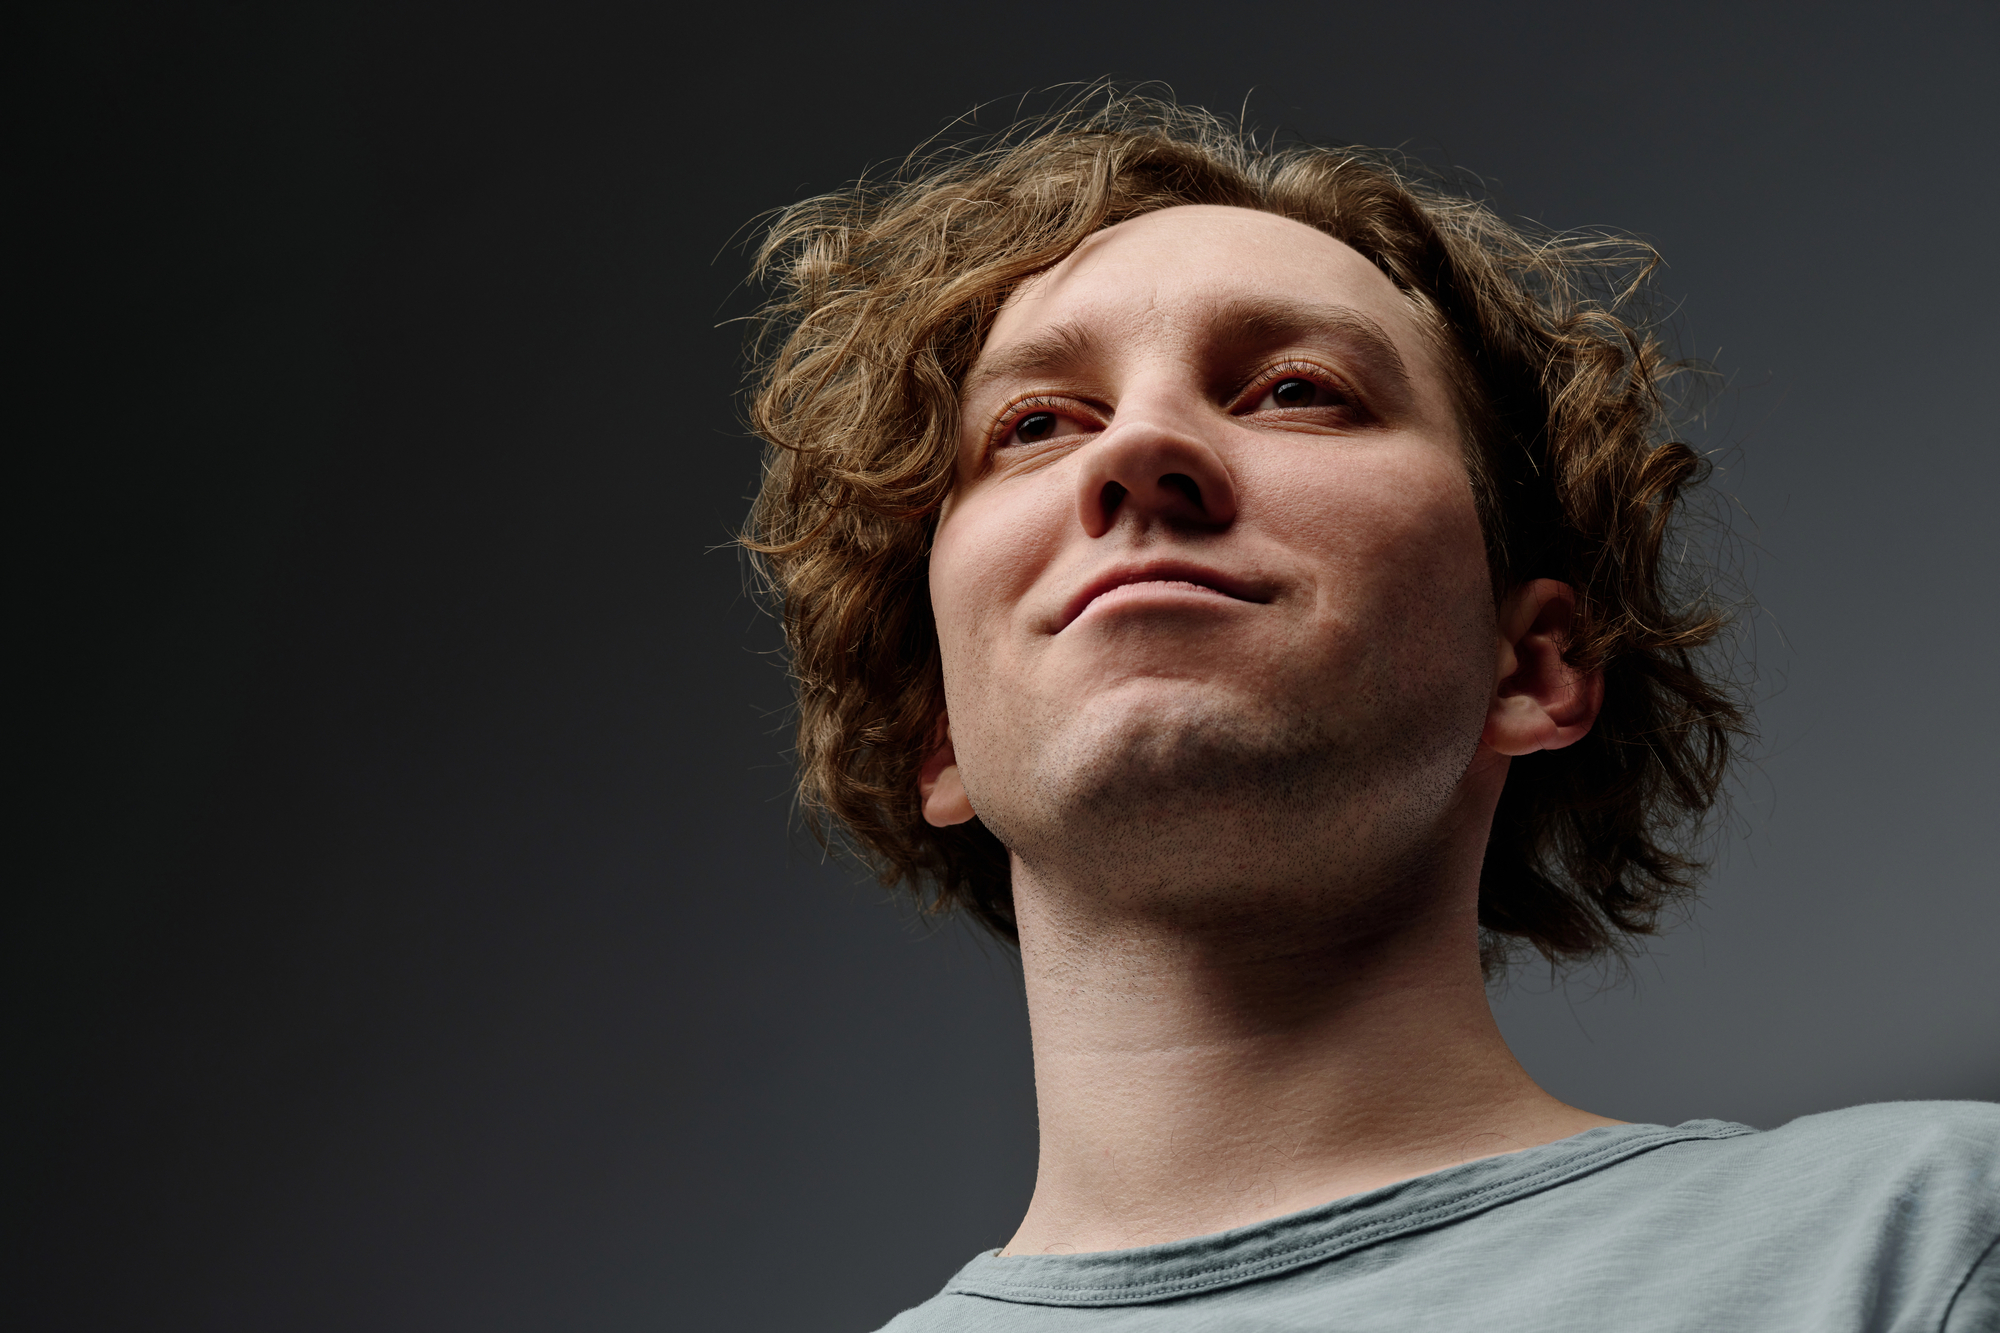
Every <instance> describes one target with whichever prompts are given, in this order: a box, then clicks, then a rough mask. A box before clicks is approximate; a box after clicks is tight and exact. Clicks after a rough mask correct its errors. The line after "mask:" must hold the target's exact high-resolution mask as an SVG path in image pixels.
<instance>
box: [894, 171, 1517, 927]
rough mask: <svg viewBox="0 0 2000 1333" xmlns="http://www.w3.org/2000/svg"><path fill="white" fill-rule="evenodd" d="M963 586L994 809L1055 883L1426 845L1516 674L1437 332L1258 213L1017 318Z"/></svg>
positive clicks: (1179, 233) (1048, 290)
mask: <svg viewBox="0 0 2000 1333" xmlns="http://www.w3.org/2000/svg"><path fill="white" fill-rule="evenodd" d="M930 587H931V599H932V604H933V607H934V609H935V612H936V618H937V626H938V634H939V640H940V646H941V649H942V654H943V664H944V680H945V695H946V700H947V707H948V716H949V720H950V727H951V741H952V744H953V747H954V750H955V755H956V762H957V764H958V770H959V775H960V777H961V779H962V781H963V783H964V787H965V791H966V793H967V794H968V796H969V798H970V801H971V805H972V807H973V808H974V809H975V810H977V811H978V813H979V815H980V816H981V818H982V819H983V820H984V821H985V822H986V823H987V825H988V826H989V827H991V828H992V829H993V830H994V832H995V833H996V834H998V835H999V836H1000V838H1001V840H1002V841H1003V842H1005V843H1007V845H1008V846H1009V847H1010V848H1011V849H1012V850H1013V851H1014V852H1015V853H1016V854H1017V855H1018V856H1020V857H1021V858H1022V859H1023V860H1024V861H1025V862H1027V863H1028V864H1029V865H1031V866H1032V865H1034V864H1036V863H1037V861H1038V860H1040V861H1042V862H1046V863H1048V864H1050V865H1052V866H1053V865H1054V864H1055V863H1056V862H1058V861H1061V862H1066V863H1074V864H1077V865H1083V864H1085V863H1090V864H1095V865H1097V866H1098V868H1099V869H1101V870H1108V871H1113V872H1116V874H1118V875H1120V876H1123V877H1125V878H1127V879H1132V880H1134V881H1135V882H1136V881H1145V882H1146V883H1149V884H1151V885H1152V886H1153V887H1154V889H1155V890H1156V891H1169V890H1171V889H1172V886H1173V885H1175V884H1180V883H1183V882H1185V883H1192V882H1193V881H1195V880H1204V881H1205V882H1209V883H1213V881H1214V880H1215V879H1216V877H1217V876H1218V875H1220V876H1222V877H1224V878H1228V877H1230V876H1237V877H1241V878H1244V879H1246V880H1248V879H1259V880H1261V881H1263V882H1269V881H1270V880H1271V879H1272V877H1273V874H1274V872H1275V873H1276V875H1277V877H1278V878H1280V879H1282V878H1286V877H1288V873H1295V874H1296V876H1298V877H1303V878H1305V879H1310V878H1311V877H1312V876H1313V874H1314V873H1315V871H1314V870H1313V869H1312V866H1313V865H1320V866H1321V867H1322V868H1323V866H1324V863H1325V862H1324V858H1325V857H1326V856H1327V855H1335V856H1348V857H1350V858H1351V857H1353V856H1356V855H1358V854H1360V849H1375V850H1373V851H1370V853H1369V854H1370V855H1371V856H1374V855H1386V856H1390V857H1392V858H1393V857H1395V856H1397V855H1399V854H1400V853H1399V852H1398V850H1397V849H1398V848H1400V849H1403V850H1404V851H1410V850H1411V849H1414V848H1416V847H1418V846H1420V845H1421V844H1423V843H1424V842H1425V841H1426V839H1427V838H1430V837H1432V836H1433V835H1434V833H1435V827H1434V826H1435V824H1436V822H1437V821H1438V820H1439V819H1440V818H1442V817H1444V813H1445V810H1446V807H1447V806H1448V805H1449V804H1450V800H1451V796H1452V794H1453V792H1454V790H1455V789H1456V787H1457V786H1458V783H1459V781H1460V779H1461V777H1462V776H1463V775H1464V773H1465V771H1466V767H1467V764H1468V763H1469V761H1470V760H1471V758H1472V756H1473V753H1474V750H1475V747H1476V745H1477V743H1478V739H1479V735H1480V728H1481V724H1482V721H1483V719H1484V717H1485V713H1486V707H1487V702H1488V699H1489V697H1490V695H1491V692H1492V689H1493V684H1494V677H1493V668H1494V651H1495V650H1494V644H1495V637H1494V636H1495V621H1494V608H1493V605H1492V597H1491V591H1490V583H1489V580H1488V574H1487V568H1486V562H1485V555H1484V547H1483V544H1482V540H1481V534H1480V529H1479V522H1478V517H1477V514H1476V512H1475V510H1474V506H1473V497H1472V491H1471V486H1470V484H1469V481H1468V478H1467V473H1466V468H1465V465H1464V462H1463V457H1462V453H1461V443H1460V429H1459V425H1458V422H1457V419H1456V416H1455V414H1454V412H1453V411H1452V408H1451V405H1450V401H1449V398H1448V396H1447V393H1446V389H1445V383H1444V378H1443V376H1442V374H1441V372H1440V370H1439V367H1438V365H1437V363H1436V355H1435V353H1434V352H1433V351H1432V349H1431V346H1430V344H1429V342H1428V340H1427V339H1426V338H1425V337H1424V336H1423V334H1422V332H1421V331H1420V328H1419V325H1418V323H1417V318H1416V316H1415V313H1414V312H1413V311H1412V309H1411V307H1410V305H1409V303H1408V302H1407V301H1406V299H1405V298H1404V297H1403V296H1402V295H1401V294H1400V293H1399V292H1398V291H1397V290H1396V288H1395V287H1394V286H1393V285H1392V284H1391V283H1390V282H1389V281H1388V279H1386V278H1385V277H1383V276H1382V274H1381V273H1380V272H1379V271H1378V270H1376V269H1375V267H1374V266H1373V265H1371V264H1370V263H1369V262H1368V261H1366V260H1365V259H1363V258H1362V257H1361V256H1360V255H1359V254H1357V253H1356V252H1355V251H1353V250H1352V249H1350V248H1349V247H1347V246H1346V245H1343V244H1342V243H1340V242H1338V241H1335V240H1333V239H1332V238H1330V237H1328V236H1326V235H1324V234H1323V233H1320V232H1318V231H1315V230H1313V229H1311V228H1309V227H1306V226H1304V225H1302V224H1300V223H1296V222H1292V221H1289V220H1286V219H1283V218H1279V217H1276V216H1273V215H1271V214H1267V213H1261V212H1255V211H1251V210H1247V209H1238V208H1221V207H1206V206H1200V207H1182V208H1173V209H1168V210H1164V211H1161V212H1156V213H1151V214H1148V215H1145V216H1143V217H1140V218H1137V219H1135V220H1133V221H1130V222H1127V223H1124V224H1122V225H1120V226H1117V227H1114V228H1111V229H1109V230H1107V231H1104V232H1102V233H1099V234H1098V235H1096V236H1095V237H1093V238H1092V239H1091V240H1090V241H1088V242H1087V243H1086V244H1084V245H1083V246H1082V247H1081V248H1079V249H1078V250H1077V251H1076V253H1074V254H1073V255H1072V256H1070V258H1068V259H1067V260H1065V261H1064V262H1063V263H1061V264H1059V265H1057V266H1056V267H1055V268H1054V269H1052V270H1050V271H1049V272H1048V273H1046V274H1044V275H1042V276H1040V277H1038V278H1036V279H1035V280H1033V281H1031V282H1029V283H1027V284H1025V285H1024V286H1023V287H1022V288H1021V289H1020V290H1019V291H1018V292H1017V293H1016V294H1015V295H1014V296H1013V297H1012V298H1011V299H1010V300H1009V301H1008V302H1007V303H1006V305H1005V306H1004V307H1003V308H1002V310H1001V311H1000V314H999V316H998V318H997V319H996V320H995V322H994V325H993V329H992V332H991V334H990V335H989V337H988V339H987V341H986V345H985V347H984V348H983V349H982V351H981V354H980V356H979V359H978V362H977V364H976V365H975V366H974V368H973V370H972V371H971V373H970V374H969V375H968V377H967V381H966V385H965V393H964V400H963V407H962V411H961V418H960V443H959V460H958V476H957V483H956V487H955V490H954V492H953V494H952V497H951V500H950V502H949V503H948V505H947V506H946V508H945V510H944V513H943V515H942V517H941V519H940V521H939V525H938V531H937V538H936V543H935V546H934V548H933V552H932V556H931V567H930ZM1412 854H1414V852H1412ZM1274 858H1275V860H1274ZM1287 867H1289V868H1290V871H1289V872H1288V871H1287ZM1387 869H1388V868H1387V867H1385V870H1387Z"/></svg>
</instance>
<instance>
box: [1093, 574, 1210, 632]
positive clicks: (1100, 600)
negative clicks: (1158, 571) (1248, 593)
mask: <svg viewBox="0 0 2000 1333" xmlns="http://www.w3.org/2000/svg"><path fill="white" fill-rule="evenodd" d="M1191 600H1198V601H1218V602H1236V601H1241V600H1242V599H1241V598H1239V597H1231V596H1230V595H1229V594H1228V593H1226V592H1220V591H1218V590H1216V589H1214V588H1210V587H1207V586H1206V585H1204V584H1200V583H1183V582H1181V581H1180V580H1178V579H1149V580H1147V581H1146V582H1144V583H1121V584H1119V585H1118V586H1117V587H1115V588H1111V589H1108V590H1106V591H1104V592H1101V593H1099V594H1097V596H1095V597H1093V598H1091V599H1090V602H1089V604H1088V605H1086V606H1085V607H1084V608H1083V610H1081V611H1079V612H1078V613H1077V616H1076V619H1077V620H1082V619H1083V618H1084V617H1085V616H1087V615H1089V614H1090V613H1091V612H1093V611H1096V610H1099V609H1101V608H1105V607H1113V606H1123V605H1124V604H1125V603H1127V602H1143V601H1170V602H1186V601H1191ZM1070 623H1071V624H1075V623H1076V622H1075V621H1071V622H1070Z"/></svg>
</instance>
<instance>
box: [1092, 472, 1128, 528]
mask: <svg viewBox="0 0 2000 1333" xmlns="http://www.w3.org/2000/svg"><path fill="white" fill-rule="evenodd" d="M1127 494H1129V492H1128V491H1126V489H1125V488H1124V487H1123V486H1121V485H1119V484H1118V483H1117V482H1115V481H1107V482H1105V483H1104V490H1103V491H1102V492H1101V493H1100V494H1099V495H1098V500H1097V502H1098V504H1099V505H1100V506H1101V507H1102V508H1103V510H1104V517H1105V519H1106V520H1107V521H1109V520H1110V518H1111V516H1112V515H1113V514H1116V513H1117V512H1118V506H1119V505H1121V504H1123V503H1125V497H1126V495H1127Z"/></svg>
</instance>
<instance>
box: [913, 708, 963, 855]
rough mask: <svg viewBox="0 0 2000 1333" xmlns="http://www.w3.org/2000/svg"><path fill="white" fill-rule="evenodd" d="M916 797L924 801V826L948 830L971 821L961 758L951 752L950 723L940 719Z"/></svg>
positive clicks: (918, 778)
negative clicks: (960, 772)
mask: <svg viewBox="0 0 2000 1333" xmlns="http://www.w3.org/2000/svg"><path fill="white" fill-rule="evenodd" d="M917 793H918V795H920V796H922V797H923V798H924V822H925V823H926V824H930V825H932V826H933V827H936V828H949V827H951V826H952V825H953V824H963V823H965V821H967V820H968V819H971V818H972V814H973V811H972V800H971V798H969V797H968V796H966V794H965V784H964V783H963V782H961V781H959V778H958V754H957V752H956V751H954V750H953V749H952V748H951V719H950V718H949V717H945V716H942V715H940V716H939V718H938V720H937V726H936V727H934V728H932V730H931V748H930V753H929V754H927V755H925V756H924V766H923V767H922V768H920V769H918V770H917Z"/></svg>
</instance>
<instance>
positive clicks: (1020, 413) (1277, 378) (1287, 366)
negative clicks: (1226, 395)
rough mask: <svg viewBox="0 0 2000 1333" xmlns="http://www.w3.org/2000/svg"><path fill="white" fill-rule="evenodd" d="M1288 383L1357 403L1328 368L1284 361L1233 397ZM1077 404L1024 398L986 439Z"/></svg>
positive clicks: (1241, 397) (1003, 435) (1008, 410)
mask: <svg viewBox="0 0 2000 1333" xmlns="http://www.w3.org/2000/svg"><path fill="white" fill-rule="evenodd" d="M1286 380H1311V381H1313V382H1314V383H1315V384H1317V385H1319V386H1320V387H1321V388H1323V389H1326V390H1328V391H1329V392H1331V393H1334V394H1336V395H1338V396H1339V397H1341V398H1343V399H1345V400H1347V401H1348V402H1350V403H1352V402H1354V401H1356V400H1355V396H1354V391H1353V390H1352V389H1350V388H1348V387H1347V383H1346V381H1345V380H1342V379H1341V378H1340V377H1339V376H1338V375H1336V374H1334V373H1333V372H1332V371H1330V370H1328V369H1327V368H1326V367H1325V366H1322V365H1318V364H1316V363H1314V362H1311V361H1281V362H1279V363H1278V364H1277V365H1275V366H1271V367H1268V368H1267V369H1265V370H1264V371H1263V372H1262V373H1261V374H1259V375H1258V376H1257V377H1256V378H1255V379H1253V380H1251V381H1250V382H1249V384H1248V385H1246V386H1245V387H1244V388H1243V389H1242V390H1240V391H1239V392H1237V393H1236V394H1234V395H1233V398H1234V401H1236V402H1239V403H1241V402H1243V401H1244V400H1246V399H1250V400H1252V401H1254V400H1255V398H1261V397H1262V396H1263V395H1264V394H1266V393H1268V392H1270V390H1271V388H1272V386H1274V385H1278V384H1282V383H1284V382H1285V381H1286ZM1253 396H1254V397H1253ZM1075 402H1076V400H1075V399H1073V398H1056V397H1050V396H1048V395H1045V394H1037V395H1034V396H1032V397H1028V398H1023V399H1021V400H1020V401H1018V402H1013V403H1009V404H1008V405H1007V406H1006V407H1004V408H1002V409H1001V411H1000V415H999V416H997V417H995V418H994V420H993V426H992V428H991V429H990V430H989V431H988V432H987V439H988V440H989V441H991V443H992V445H998V444H999V443H1000V442H1001V441H1002V440H1004V439H1006V438H1007V436H1008V435H1009V434H1011V433H1012V432H1013V430H1014V428H1015V427H1016V426H1018V425H1020V424H1021V422H1023V421H1025V420H1026V419H1027V418H1029V417H1031V416H1034V415H1035V414H1036V413H1037V412H1057V413H1061V412H1064V411H1069V410H1073V409H1074V406H1075Z"/></svg>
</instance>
